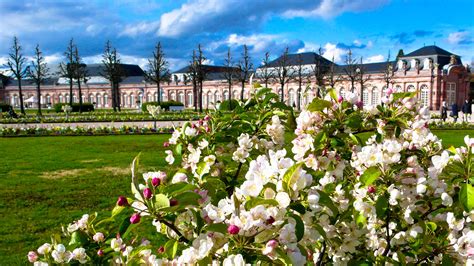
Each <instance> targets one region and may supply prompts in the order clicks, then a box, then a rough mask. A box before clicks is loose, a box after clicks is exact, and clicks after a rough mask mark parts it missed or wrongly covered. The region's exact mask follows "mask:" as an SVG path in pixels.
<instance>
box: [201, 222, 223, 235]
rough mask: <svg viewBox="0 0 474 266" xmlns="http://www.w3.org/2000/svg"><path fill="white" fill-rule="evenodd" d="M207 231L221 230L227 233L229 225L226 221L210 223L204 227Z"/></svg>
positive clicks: (220, 231)
mask: <svg viewBox="0 0 474 266" xmlns="http://www.w3.org/2000/svg"><path fill="white" fill-rule="evenodd" d="M203 229H204V230H205V231H206V232H219V233H223V234H226V233H227V225H226V224H224V223H216V224H210V225H208V226H206V227H204V228H203Z"/></svg>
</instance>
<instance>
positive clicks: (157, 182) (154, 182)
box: [151, 177, 161, 187]
mask: <svg viewBox="0 0 474 266" xmlns="http://www.w3.org/2000/svg"><path fill="white" fill-rule="evenodd" d="M160 183H161V180H160V179H159V178H158V177H153V178H152V179H151V184H152V185H153V186H154V187H157V186H159V185H160Z"/></svg>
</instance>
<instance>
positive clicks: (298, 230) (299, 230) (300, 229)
mask: <svg viewBox="0 0 474 266" xmlns="http://www.w3.org/2000/svg"><path fill="white" fill-rule="evenodd" d="M289 216H290V217H291V218H293V219H295V221H296V225H295V235H296V239H297V242H299V241H300V240H301V239H302V238H303V236H304V223H303V220H301V217H299V216H298V215H296V214H289Z"/></svg>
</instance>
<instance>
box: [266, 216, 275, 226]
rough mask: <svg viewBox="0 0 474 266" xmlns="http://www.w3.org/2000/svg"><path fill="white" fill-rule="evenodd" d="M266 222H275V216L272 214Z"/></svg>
mask: <svg viewBox="0 0 474 266" xmlns="http://www.w3.org/2000/svg"><path fill="white" fill-rule="evenodd" d="M266 222H267V224H273V223H274V222H275V218H273V216H270V217H269V218H268V219H267V221H266Z"/></svg>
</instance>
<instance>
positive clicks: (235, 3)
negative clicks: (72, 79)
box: [0, 0, 474, 70]
mask: <svg viewBox="0 0 474 266" xmlns="http://www.w3.org/2000/svg"><path fill="white" fill-rule="evenodd" d="M0 13H1V15H0V66H1V65H3V64H5V63H6V58H7V56H8V53H9V49H10V47H11V44H12V39H13V36H15V35H16V36H17V37H18V38H19V40H20V42H21V44H22V46H23V48H24V53H25V55H31V54H32V53H33V50H34V46H35V45H36V44H37V43H38V44H39V45H40V47H41V49H42V50H43V51H44V54H45V55H46V59H47V61H48V62H49V63H52V64H55V63H59V62H60V61H61V60H63V58H62V55H63V52H64V50H65V48H66V46H67V43H68V41H69V39H71V38H74V41H75V42H76V43H77V44H78V47H79V52H80V53H81V54H82V56H83V57H84V60H85V62H86V63H99V62H100V60H101V53H102V51H103V47H104V44H105V42H106V41H107V40H110V41H111V42H112V45H113V46H114V47H116V48H117V50H118V52H119V53H120V55H121V58H122V61H123V62H125V63H134V64H139V65H140V66H142V67H145V66H146V62H147V57H149V56H150V54H151V52H152V50H153V47H154V46H155V44H156V42H158V41H161V43H162V44H163V46H164V51H165V53H166V56H167V58H168V60H169V62H170V67H171V69H172V70H176V69H178V68H180V67H183V66H185V65H186V64H187V63H188V62H189V60H190V57H191V54H192V49H194V48H196V47H197V45H198V44H199V43H200V44H202V46H203V47H204V49H205V55H206V57H207V58H208V61H209V63H213V64H222V62H223V59H224V57H225V53H226V51H227V49H228V48H229V47H230V49H231V51H232V53H233V55H234V57H235V59H236V60H237V59H239V57H240V53H241V51H242V45H243V44H247V45H248V47H249V49H250V52H251V55H252V57H253V60H254V62H255V64H259V62H261V59H262V58H263V55H264V53H265V52H267V51H268V52H270V54H271V55H272V58H275V57H277V56H278V55H279V54H280V53H281V52H282V51H283V49H284V48H285V47H287V46H288V47H289V49H290V51H291V52H303V51H316V50H318V49H319V47H321V48H322V49H323V53H324V55H325V56H326V57H327V58H329V59H331V58H332V57H334V59H335V61H336V62H342V61H343V60H344V57H345V54H346V53H347V50H348V49H352V50H353V52H354V53H355V54H356V55H357V56H362V57H363V59H364V61H365V62H378V61H384V60H386V58H387V55H388V53H389V51H390V52H391V54H392V58H393V56H394V55H396V53H397V52H398V50H399V49H404V51H405V53H408V52H410V51H413V50H415V49H417V48H420V47H422V46H423V45H432V44H436V45H438V46H440V47H442V48H444V49H446V50H448V51H450V52H453V53H455V54H458V55H460V56H462V59H463V61H464V62H465V63H470V62H471V61H474V48H473V47H474V1H472V0H450V1H445V0H429V1H426V0H370V1H369V0H291V1H290V0H185V1H178V0H115V1H114V0H102V1H100V0H0Z"/></svg>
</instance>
